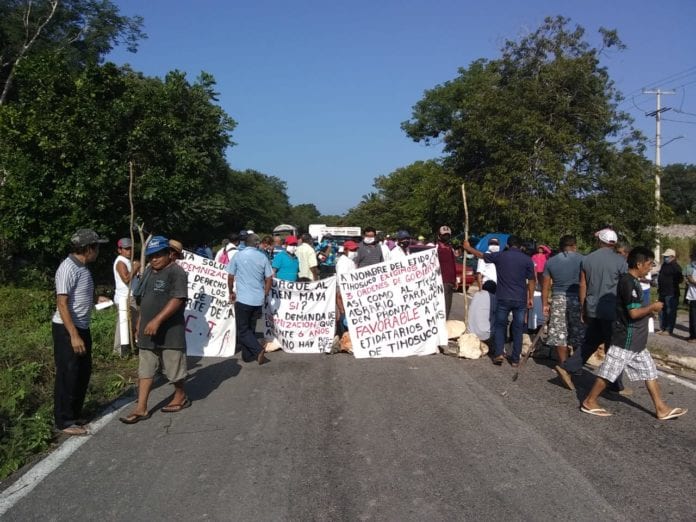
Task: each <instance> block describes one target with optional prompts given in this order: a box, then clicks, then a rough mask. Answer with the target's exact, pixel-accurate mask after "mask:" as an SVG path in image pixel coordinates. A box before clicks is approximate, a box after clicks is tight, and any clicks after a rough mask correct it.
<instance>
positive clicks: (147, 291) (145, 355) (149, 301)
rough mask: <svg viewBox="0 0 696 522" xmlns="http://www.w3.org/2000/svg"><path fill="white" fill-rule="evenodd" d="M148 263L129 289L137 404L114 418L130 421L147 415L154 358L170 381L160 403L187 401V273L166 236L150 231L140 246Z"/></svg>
mask: <svg viewBox="0 0 696 522" xmlns="http://www.w3.org/2000/svg"><path fill="white" fill-rule="evenodd" d="M145 255H146V256H147V258H148V261H149V262H150V265H149V266H148V268H147V269H146V270H145V273H144V274H143V276H142V278H141V282H140V285H139V287H138V289H137V291H136V292H135V294H136V298H137V299H138V302H139V304H140V320H139V325H138V350H139V359H140V362H139V365H138V404H137V405H136V407H135V409H134V410H133V411H132V412H131V413H130V414H129V415H127V416H126V417H121V418H120V419H119V420H120V421H121V422H123V423H125V424H135V423H136V422H140V421H141V420H146V419H149V418H150V412H149V411H148V409H147V400H148V397H149V395H150V390H151V389H152V381H153V379H154V376H155V372H156V371H157V369H158V368H159V364H160V358H161V360H162V366H163V371H164V375H165V376H166V377H167V379H169V382H171V383H172V384H173V385H174V395H173V396H172V398H171V400H170V401H169V403H168V404H167V405H166V406H165V407H164V408H162V410H161V411H162V412H163V413H176V412H179V411H181V410H183V409H184V408H188V407H189V406H190V405H191V402H190V401H189V399H188V397H186V391H185V390H184V380H185V379H186V331H185V328H186V324H185V319H184V308H185V305H186V299H187V297H188V285H187V275H186V272H185V271H184V269H183V268H181V267H180V266H179V265H178V264H176V262H175V261H174V259H173V257H172V256H171V255H170V247H169V240H167V238H166V237H162V236H154V237H153V238H152V239H150V241H149V243H148V244H147V247H146V248H145Z"/></svg>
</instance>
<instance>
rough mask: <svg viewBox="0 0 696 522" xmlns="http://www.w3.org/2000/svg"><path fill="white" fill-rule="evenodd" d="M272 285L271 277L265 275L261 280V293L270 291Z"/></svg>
mask: <svg viewBox="0 0 696 522" xmlns="http://www.w3.org/2000/svg"><path fill="white" fill-rule="evenodd" d="M272 286H273V277H272V276H271V277H267V278H266V279H264V281H263V295H268V294H269V292H270V291H271V287H272Z"/></svg>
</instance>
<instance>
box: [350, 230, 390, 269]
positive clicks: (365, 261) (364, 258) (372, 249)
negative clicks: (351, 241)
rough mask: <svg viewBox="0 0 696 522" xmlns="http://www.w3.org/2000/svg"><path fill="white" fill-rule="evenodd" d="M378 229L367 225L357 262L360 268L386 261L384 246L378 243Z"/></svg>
mask: <svg viewBox="0 0 696 522" xmlns="http://www.w3.org/2000/svg"><path fill="white" fill-rule="evenodd" d="M376 236H377V230H375V228H374V227H365V229H364V233H363V240H362V242H361V243H360V245H359V246H358V256H357V258H356V260H355V264H356V265H357V267H358V268H362V267H364V266H370V265H376V264H377V263H381V262H382V261H384V255H383V253H382V248H381V247H380V246H379V244H378V243H377V237H376Z"/></svg>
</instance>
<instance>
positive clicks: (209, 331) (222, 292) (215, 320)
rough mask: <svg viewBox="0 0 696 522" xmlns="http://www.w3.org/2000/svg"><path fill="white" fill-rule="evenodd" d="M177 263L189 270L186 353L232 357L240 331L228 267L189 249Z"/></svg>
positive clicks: (185, 314)
mask: <svg viewBox="0 0 696 522" xmlns="http://www.w3.org/2000/svg"><path fill="white" fill-rule="evenodd" d="M177 263H179V266H181V268H183V269H184V270H186V272H187V273H188V301H187V302H186V311H185V313H184V316H185V317H186V354H187V355H198V356H203V357H232V356H233V355H234V351H235V346H236V334H237V330H236V327H235V320H234V306H231V305H230V304H228V302H227V300H228V298H229V286H228V284H227V272H225V266H224V265H222V264H220V263H216V262H215V261H213V260H212V259H206V258H205V257H201V256H199V255H196V254H194V253H193V252H188V251H186V250H184V259H180V260H178V261H177Z"/></svg>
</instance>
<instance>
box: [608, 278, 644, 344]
mask: <svg viewBox="0 0 696 522" xmlns="http://www.w3.org/2000/svg"><path fill="white" fill-rule="evenodd" d="M642 306H643V289H642V288H641V286H640V281H639V280H638V279H636V278H635V277H633V276H632V275H631V274H622V275H621V277H620V278H619V282H618V284H617V285H616V319H615V320H614V327H613V328H612V332H611V344H613V345H614V346H618V347H619V348H623V349H625V350H630V351H632V352H642V351H643V350H644V349H645V347H646V346H647V343H648V322H649V321H650V316H649V315H646V316H645V317H643V318H641V319H635V320H634V319H631V316H630V315H629V311H630V310H635V309H636V308H641V307H642Z"/></svg>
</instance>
